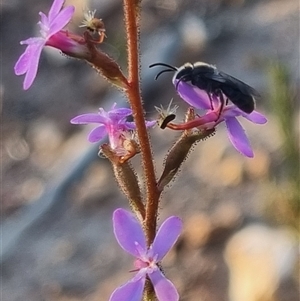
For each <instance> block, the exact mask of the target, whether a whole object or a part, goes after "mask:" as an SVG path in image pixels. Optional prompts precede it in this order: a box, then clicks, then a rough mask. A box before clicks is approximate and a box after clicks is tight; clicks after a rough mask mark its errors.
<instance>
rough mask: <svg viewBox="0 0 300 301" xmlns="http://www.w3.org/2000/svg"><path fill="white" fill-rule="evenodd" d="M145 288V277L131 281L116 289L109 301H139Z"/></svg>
mask: <svg viewBox="0 0 300 301" xmlns="http://www.w3.org/2000/svg"><path fill="white" fill-rule="evenodd" d="M144 286H145V277H142V278H140V279H139V280H135V279H132V280H130V281H128V282H127V283H125V284H124V285H122V286H120V287H118V288H117V289H116V290H115V291H114V292H113V293H112V295H111V296H110V298H109V301H141V299H142V295H143V290H144Z"/></svg>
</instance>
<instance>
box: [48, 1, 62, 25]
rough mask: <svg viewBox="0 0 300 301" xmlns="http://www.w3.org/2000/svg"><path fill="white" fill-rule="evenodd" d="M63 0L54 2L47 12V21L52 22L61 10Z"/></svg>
mask: <svg viewBox="0 0 300 301" xmlns="http://www.w3.org/2000/svg"><path fill="white" fill-rule="evenodd" d="M64 2H65V0H54V1H53V3H52V6H51V8H50V10H49V14H48V15H49V20H50V21H52V20H53V19H54V18H55V17H56V15H57V14H58V13H59V11H60V10H61V9H62V6H63V4H64Z"/></svg>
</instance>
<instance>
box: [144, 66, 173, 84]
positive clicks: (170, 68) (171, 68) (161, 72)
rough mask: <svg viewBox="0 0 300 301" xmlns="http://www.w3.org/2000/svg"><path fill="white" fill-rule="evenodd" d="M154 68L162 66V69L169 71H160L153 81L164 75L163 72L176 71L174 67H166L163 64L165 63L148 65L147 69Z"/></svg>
mask: <svg viewBox="0 0 300 301" xmlns="http://www.w3.org/2000/svg"><path fill="white" fill-rule="evenodd" d="M156 66H163V67H167V68H169V69H165V70H162V71H160V72H159V73H158V74H157V75H156V76H155V80H157V79H158V77H159V76H160V75H161V74H163V73H165V72H171V71H173V72H174V71H177V68H176V67H174V66H171V65H168V64H165V63H155V64H152V65H150V66H149V68H152V67H156Z"/></svg>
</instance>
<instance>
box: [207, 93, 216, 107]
mask: <svg viewBox="0 0 300 301" xmlns="http://www.w3.org/2000/svg"><path fill="white" fill-rule="evenodd" d="M206 93H207V95H208V97H209V100H210V108H211V110H213V109H214V105H213V99H212V97H211V93H210V92H206Z"/></svg>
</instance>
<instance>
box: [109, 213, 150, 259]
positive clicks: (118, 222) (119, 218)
mask: <svg viewBox="0 0 300 301" xmlns="http://www.w3.org/2000/svg"><path fill="white" fill-rule="evenodd" d="M113 227H114V233H115V237H116V239H117V241H118V243H119V245H120V246H121V248H122V249H123V250H125V251H126V252H128V253H130V254H132V255H133V256H135V257H137V258H139V257H140V256H141V249H142V250H144V251H145V252H146V239H145V235H144V233H143V229H142V227H141V225H140V223H139V222H138V220H137V219H136V218H135V217H134V215H133V214H132V213H130V212H128V211H126V210H124V209H122V208H119V209H117V210H115V211H114V213H113Z"/></svg>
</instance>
